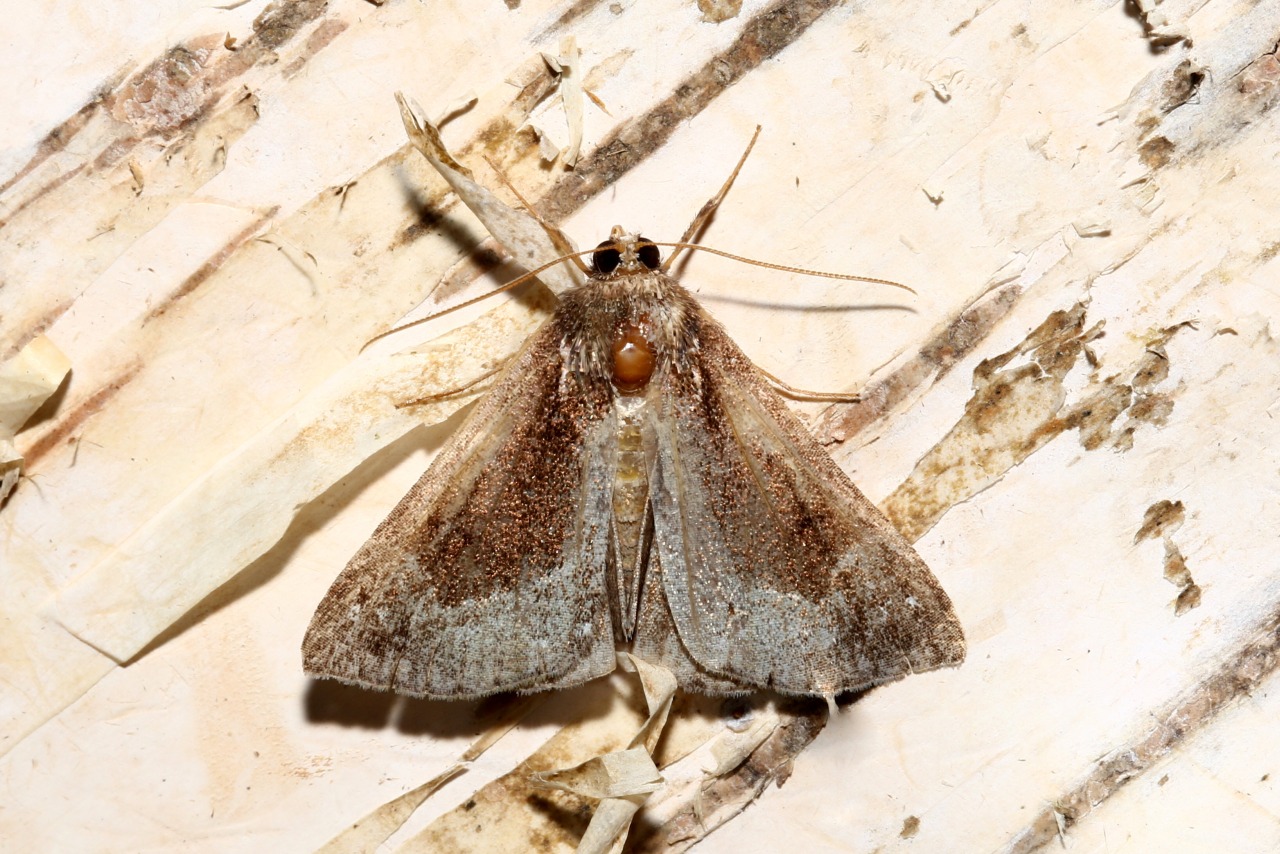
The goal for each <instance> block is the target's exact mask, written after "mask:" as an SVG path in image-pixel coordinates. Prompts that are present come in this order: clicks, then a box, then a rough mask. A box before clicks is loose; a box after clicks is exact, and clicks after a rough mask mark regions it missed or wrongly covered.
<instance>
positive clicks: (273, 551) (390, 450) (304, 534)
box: [125, 407, 469, 666]
mask: <svg viewBox="0 0 1280 854" xmlns="http://www.w3.org/2000/svg"><path fill="white" fill-rule="evenodd" d="M468 411H469V407H464V408H463V410H462V411H461V412H458V413H455V414H454V415H453V416H452V417H450V418H449V419H448V420H447V421H445V422H443V423H442V424H437V425H431V426H424V427H418V428H415V429H413V430H411V431H409V432H408V433H407V434H405V435H404V436H402V437H400V438H399V439H397V440H396V441H394V442H392V443H390V444H388V445H387V446H386V447H384V448H382V449H381V450H379V451H378V452H377V453H375V454H373V455H372V456H370V457H369V458H368V459H367V460H365V461H364V462H363V463H361V464H360V465H359V466H357V467H356V468H355V469H353V470H352V471H350V472H348V473H347V475H346V476H345V477H343V478H342V479H341V480H339V481H337V482H336V483H334V484H333V485H332V486H330V487H329V488H328V489H326V490H325V491H324V492H322V493H321V494H320V495H318V496H316V497H315V498H313V499H312V500H311V501H308V502H307V503H305V504H303V505H301V506H299V507H298V508H297V512H296V513H295V515H294V517H293V521H292V522H290V523H289V526H288V528H286V529H285V531H284V533H283V534H282V535H281V536H280V538H279V539H278V540H277V541H276V542H275V544H274V545H272V546H271V548H269V549H268V550H267V551H265V552H263V553H262V554H261V555H259V556H258V557H257V558H255V559H254V560H253V561H252V562H251V563H249V564H248V565H247V566H245V568H244V569H242V570H241V571H240V572H238V573H236V574H235V575H233V576H232V577H231V578H230V579H228V580H227V581H225V582H224V583H223V584H222V585H220V586H219V587H217V588H215V589H214V590H212V591H210V592H209V594H208V595H206V596H205V597H204V598H203V599H201V600H200V601H199V602H197V603H196V604H195V605H194V606H193V607H192V608H191V609H190V610H189V611H187V612H186V613H185V614H183V615H182V616H181V617H179V618H178V619H177V620H175V621H174V622H173V623H172V624H171V625H169V627H168V628H166V629H164V630H163V631H161V632H160V633H159V634H157V635H156V636H155V637H154V638H152V639H151V640H150V641H149V642H148V643H147V645H146V646H144V647H143V648H142V649H141V650H139V651H138V653H137V654H136V655H134V656H133V657H132V658H130V659H129V660H128V661H127V662H125V665H126V666H128V665H131V664H135V663H137V662H138V661H141V660H142V659H144V658H146V657H147V656H148V655H150V654H151V653H153V652H155V651H156V650H158V649H160V648H162V647H164V646H166V645H168V644H170V643H172V642H173V641H175V640H176V639H178V638H179V637H181V636H183V635H184V634H186V633H187V632H188V631H190V630H191V629H193V628H194V627H195V626H197V625H199V624H200V623H202V622H204V621H206V620H209V619H211V618H213V617H215V616H216V615H217V614H218V613H219V612H221V611H223V610H224V609H226V608H228V607H230V606H231V605H234V604H235V603H236V602H239V601H240V600H242V599H244V598H245V597H247V596H249V595H250V594H252V593H254V592H255V591H257V590H258V589H259V588H262V587H263V586H265V585H267V584H268V583H270V582H271V581H272V580H274V579H275V578H276V577H277V576H279V575H280V573H281V572H283V571H284V569H285V567H286V566H288V564H289V561H290V559H291V558H292V557H293V556H294V554H295V553H296V552H297V551H298V550H299V549H300V548H301V547H302V545H303V544H304V543H305V542H306V541H307V540H308V539H310V538H311V537H312V536H313V535H314V534H315V533H316V532H317V531H320V530H321V529H322V528H324V526H325V525H327V524H328V523H329V521H330V520H331V519H332V518H333V516H334V515H336V514H337V513H338V512H339V511H341V510H342V509H343V508H345V507H346V506H347V505H349V504H351V503H352V502H354V501H356V500H357V499H358V498H359V497H360V494H361V493H363V492H364V491H365V490H366V489H367V488H368V487H369V486H370V485H371V484H373V483H374V481H376V480H377V479H378V478H379V477H381V476H383V475H384V474H386V473H387V472H388V471H390V470H391V469H393V468H395V467H396V466H397V465H399V464H400V463H401V462H403V461H404V460H405V459H406V458H408V457H410V456H413V455H414V454H416V453H421V452H427V453H430V452H433V451H435V450H438V449H439V448H440V446H441V445H442V444H443V443H444V441H445V440H446V439H447V438H448V436H449V435H450V433H451V432H452V431H453V430H454V429H456V427H457V424H458V423H459V422H460V421H461V419H462V418H463V417H465V415H466V413H467V412H468ZM424 469H425V466H424ZM338 568H339V567H336V566H335V568H334V572H335V574H336V572H337V569H338ZM319 601H320V599H319V596H317V597H316V602H317V603H318V602H319ZM298 643H299V644H301V643H302V634H301V632H299V634H298Z"/></svg>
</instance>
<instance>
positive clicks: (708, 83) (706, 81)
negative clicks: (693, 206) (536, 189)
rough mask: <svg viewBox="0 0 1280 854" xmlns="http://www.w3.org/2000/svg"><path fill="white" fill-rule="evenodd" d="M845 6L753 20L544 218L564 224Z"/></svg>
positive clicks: (589, 163) (591, 166) (803, 6)
mask: <svg viewBox="0 0 1280 854" xmlns="http://www.w3.org/2000/svg"><path fill="white" fill-rule="evenodd" d="M841 5H843V4H842V3H840V2H838V0H783V1H782V2H779V3H775V4H774V5H772V6H770V7H769V8H767V9H765V10H763V11H761V12H760V13H758V14H757V15H755V16H754V17H752V18H751V20H750V21H748V22H747V23H746V26H745V27H744V28H743V31H742V34H741V35H740V36H738V39H737V41H735V42H734V43H733V44H732V45H730V46H729V47H728V48H726V49H725V50H724V51H722V52H721V53H719V54H717V55H716V56H713V57H712V58H711V59H710V60H708V61H707V62H705V63H704V64H703V66H702V67H701V68H699V69H698V70H697V71H695V72H694V73H693V74H692V75H690V76H689V77H687V78H686V79H685V80H684V81H682V82H681V83H680V84H679V85H677V86H676V87H675V88H674V91H673V93H672V94H671V95H670V96H668V97H667V98H666V99H665V100H663V101H661V102H659V103H658V104H656V105H655V106H654V107H653V108H652V109H650V110H649V111H648V112H646V113H645V114H644V115H641V116H637V117H635V118H634V119H631V120H630V121H628V122H625V123H624V124H622V125H621V126H620V127H618V128H617V129H616V130H615V131H614V132H613V133H611V134H610V135H609V136H608V137H606V138H605V139H604V140H603V141H602V142H601V143H600V144H599V145H598V146H596V148H595V150H594V151H592V152H591V154H589V155H588V156H586V157H584V158H583V159H582V160H580V161H578V165H577V167H576V168H575V169H574V171H573V173H572V174H570V175H567V176H565V177H564V178H563V179H561V180H560V181H559V182H558V183H557V184H556V185H555V186H554V187H553V188H552V189H551V190H550V191H549V192H548V193H547V194H546V195H545V196H543V197H542V198H541V199H539V200H538V208H539V210H540V211H541V212H542V214H543V216H545V217H546V218H547V219H548V220H550V221H551V222H559V221H560V220H562V219H564V218H565V217H567V216H569V215H570V214H572V213H573V212H574V211H576V210H578V208H580V207H582V206H583V205H584V204H586V202H587V200H589V199H591V198H592V197H594V196H595V195H596V194H597V193H599V192H601V191H602V190H604V189H605V188H606V187H608V186H609V185H610V184H612V183H613V182H614V181H617V180H618V179H619V178H621V177H622V176H623V175H625V174H626V173H627V172H629V171H630V170H632V169H634V168H635V167H636V166H638V165H639V164H640V163H642V162H643V161H644V160H645V158H647V157H648V156H649V155H651V154H653V153H654V152H655V151H657V150H658V149H660V148H662V146H664V145H666V144H667V140H669V139H670V138H671V135H672V134H673V133H675V131H676V128H678V127H679V126H680V125H681V124H682V123H683V122H686V121H688V120H689V119H691V118H693V117H694V116H696V115H698V113H700V112H702V111H703V110H704V109H705V108H706V107H707V106H708V105H709V104H710V103H711V102H712V101H714V100H715V99H716V98H717V97H719V96H720V95H721V94H723V93H724V92H725V91H726V90H728V89H729V87H731V86H733V84H735V83H737V82H738V81H739V80H741V79H742V78H743V77H744V76H745V75H746V74H747V73H748V72H750V71H752V70H754V69H755V68H757V67H759V66H760V65H761V64H762V63H763V62H764V61H765V60H768V59H772V58H773V57H774V56H777V55H778V54H779V53H781V52H782V51H783V50H784V49H785V48H787V47H788V46H790V45H791V44H792V43H793V42H794V41H796V40H797V39H799V38H800V37H801V36H802V35H804V33H805V32H806V31H807V30H808V29H809V27H810V26H811V25H812V24H813V23H814V22H815V21H817V20H818V19H819V18H820V17H822V16H823V15H824V14H826V13H827V12H829V11H831V10H832V9H834V8H835V7H837V6H841Z"/></svg>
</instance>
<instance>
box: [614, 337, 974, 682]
mask: <svg viewBox="0 0 1280 854" xmlns="http://www.w3.org/2000/svg"><path fill="white" fill-rule="evenodd" d="M701 327H702V328H701V334H700V342H701V347H700V349H699V351H698V352H697V353H695V354H693V356H692V357H691V358H692V362H693V364H694V366H695V368H694V370H693V371H691V372H688V373H686V374H681V375H673V376H671V377H668V378H667V380H666V382H667V385H668V388H667V393H666V394H664V395H661V396H660V397H659V405H658V406H657V407H655V408H654V409H653V413H654V415H653V417H654V424H653V430H654V434H655V445H656V458H655V461H654V472H655V474H654V477H653V480H652V483H651V486H650V501H651V503H652V507H653V515H654V532H655V550H656V551H657V552H658V553H659V555H660V560H661V579H662V591H663V593H665V598H666V606H667V608H668V609H669V616H670V622H671V625H673V626H674V628H675V631H676V634H677V635H678V639H679V641H680V643H681V647H682V650H683V651H684V652H686V653H687V654H688V656H689V658H690V659H691V660H692V661H693V662H695V663H696V664H697V665H698V667H699V668H700V669H701V670H702V671H706V672H707V674H708V675H709V676H711V677H715V676H718V677H721V680H722V682H721V683H720V684H722V685H723V684H724V682H723V680H727V681H728V682H729V683H736V684H737V685H740V686H742V687H756V688H772V689H775V690H778V691H780V692H783V693H788V694H807V695H822V694H825V695H831V694H837V693H840V692H843V691H853V690H858V689H861V688H865V687H869V686H871V685H876V684H879V683H882V682H887V681H890V680H893V679H898V678H900V677H902V676H905V675H906V674H908V673H911V672H918V671H924V670H932V669H934V668H938V667H945V666H948V665H954V664H958V663H959V662H960V661H961V660H963V658H964V637H963V633H962V631H961V628H960V624H959V622H958V621H957V620H956V617H955V614H954V612H953V610H952V606H951V601H950V599H948V597H947V594H946V593H945V592H943V590H942V588H941V587H940V586H939V585H938V582H937V580H936V579H935V578H934V577H933V574H932V573H931V572H930V571H929V569H928V567H926V566H925V564H924V562H923V561H922V560H921V559H920V557H919V556H918V555H917V554H916V553H915V551H914V550H913V549H912V548H911V546H910V544H909V543H907V541H906V540H905V539H904V538H903V537H902V535H901V534H899V533H898V532H897V531H896V530H895V529H894V528H893V527H892V526H891V525H890V524H889V522H888V521H887V520H886V519H885V518H884V516H883V515H881V513H880V512H879V511H878V510H877V509H876V508H875V507H874V506H873V505H872V504H871V503H870V502H869V501H868V500H867V499H866V498H865V497H864V496H863V495H862V493H861V492H859V491H858V489H857V488H856V487H855V486H854V485H853V484H852V483H851V482H850V481H849V479H848V477H847V476H846V475H845V474H844V472H842V471H841V470H840V469H839V467H838V466H836V465H835V463H834V462H833V461H832V460H831V458H830V457H829V456H828V455H827V454H826V452H824V451H823V449H822V448H821V447H820V446H819V445H818V443H817V442H816V441H815V440H814V439H813V437H812V436H811V435H810V434H809V432H808V431H807V430H806V429H805V428H804V426H803V425H801V424H800V422H799V421H798V420H797V419H796V417H795V416H794V415H793V414H792V413H791V411H790V410H789V409H788V408H787V406H786V404H785V403H783V401H782V400H781V398H779V397H778V395H777V394H776V393H775V392H774V391H773V389H771V388H770V387H769V386H768V385H767V384H766V383H765V382H764V380H763V379H762V377H761V375H760V373H759V372H758V371H757V369H756V368H755V367H754V366H753V365H752V364H751V363H750V361H749V360H748V359H747V357H746V356H745V355H744V354H743V353H742V351H741V350H739V349H738V347H737V345H735V344H734V343H733V342H732V341H731V340H730V339H729V337H728V336H727V335H726V334H725V332H724V331H723V330H722V329H721V328H720V327H719V326H718V325H717V324H716V323H715V322H714V321H712V320H711V319H710V318H709V317H705V316H704V318H703V320H702V324H701ZM646 604H649V605H651V606H652V600H651V599H649V600H646ZM646 625H649V626H653V627H656V628H655V629H653V630H652V631H651V632H650V633H649V634H648V635H646V636H645V637H643V638H641V637H638V638H637V647H642V646H649V647H664V646H665V648H667V649H668V650H669V649H670V648H671V640H670V639H669V638H668V639H665V640H663V639H662V638H660V637H657V635H656V634H655V632H659V633H660V630H661V626H662V619H661V618H660V615H654V614H652V613H650V614H649V615H648V622H647V623H646ZM639 634H640V632H638V635H639ZM673 654H674V653H668V657H671V656H672V655H673ZM715 684H716V683H715V682H714V680H712V682H711V685H710V687H711V690H713V691H714V692H716V693H721V692H723V693H730V692H729V691H727V690H723V689H720V690H717V689H716V687H715Z"/></svg>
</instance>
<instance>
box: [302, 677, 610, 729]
mask: <svg viewBox="0 0 1280 854" xmlns="http://www.w3.org/2000/svg"><path fill="white" fill-rule="evenodd" d="M614 690H615V689H614V688H612V687H610V684H609V680H607V679H601V680H596V682H594V683H589V684H587V685H582V686H579V687H577V688H571V689H567V690H563V691H555V692H545V693H540V694H515V693H510V692H508V693H503V694H495V695H493V696H492V697H485V698H483V699H480V700H429V699H424V698H420V697H405V696H401V695H398V694H395V693H392V692H389V691H379V690H376V689H372V688H362V687H359V686H357V685H347V684H345V683H342V682H337V681H334V680H331V679H312V680H311V684H310V685H309V686H308V688H307V692H306V695H305V697H304V698H303V710H304V714H305V716H306V719H307V721H308V722H309V723H313V724H321V723H328V724H336V725H338V726H345V727H359V728H362V729H382V728H385V727H388V726H390V727H394V728H395V729H396V730H397V731H399V732H401V733H403V734H405V735H410V736H428V737H432V738H454V737H462V736H467V735H474V734H476V733H477V732H482V731H485V730H487V729H489V728H491V727H496V726H500V725H502V724H504V723H507V722H510V721H513V720H514V721H516V722H517V726H527V727H538V726H543V725H547V724H551V725H555V726H566V725H568V724H571V723H580V722H582V721H584V720H590V719H592V718H597V717H603V716H604V715H606V714H608V712H609V707H610V704H611V702H612V692H613V691H614Z"/></svg>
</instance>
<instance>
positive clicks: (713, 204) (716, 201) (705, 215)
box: [661, 125, 760, 273]
mask: <svg viewBox="0 0 1280 854" xmlns="http://www.w3.org/2000/svg"><path fill="white" fill-rule="evenodd" d="M759 136H760V125H756V132H755V133H753V134H751V141H750V142H748V143H747V150H746V151H744V152H742V156H741V157H739V158H738V165H737V166H735V167H733V171H732V172H730V173H729V178H728V180H727V181H725V182H724V186H722V187H721V188H720V192H718V193H716V194H715V195H714V196H712V197H711V198H710V199H707V203H706V204H704V205H703V206H702V209H701V210H699V211H698V215H697V216H695V217H694V218H693V222H691V223H689V227H688V228H686V229H685V230H684V234H682V235H681V236H680V241H679V243H672V244H664V245H669V246H676V247H677V249H676V251H675V252H672V253H671V256H670V257H669V258H667V260H666V262H665V263H664V264H663V265H662V267H661V269H662V272H664V273H665V272H666V271H667V270H669V269H671V264H672V262H674V261H675V260H676V257H677V256H678V255H679V254H680V253H681V251H683V250H684V249H687V248H689V247H690V246H691V245H692V244H690V241H691V240H693V236H694V235H695V234H697V233H698V232H699V231H700V230H702V226H704V225H706V222H707V220H708V219H710V218H711V215H712V214H713V213H715V212H716V208H718V207H720V202H722V201H724V197H725V196H726V195H727V194H728V193H729V188H730V187H732V186H733V181H734V179H735V178H737V177H738V173H739V172H741V171H742V164H744V163H746V162H747V155H748V154H750V153H751V149H753V148H755V145H756V139H758V138H759Z"/></svg>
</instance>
